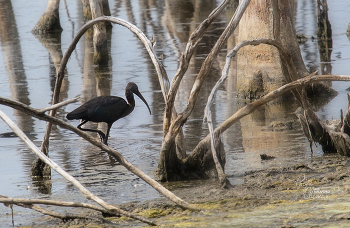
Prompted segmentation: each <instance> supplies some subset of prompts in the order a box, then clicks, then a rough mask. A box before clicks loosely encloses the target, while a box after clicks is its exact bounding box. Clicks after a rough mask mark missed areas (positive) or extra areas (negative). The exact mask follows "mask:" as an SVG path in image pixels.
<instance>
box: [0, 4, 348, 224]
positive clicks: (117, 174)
mask: <svg viewBox="0 0 350 228" xmlns="http://www.w3.org/2000/svg"><path fill="white" fill-rule="evenodd" d="M33 4H35V6H33ZM40 4H41V3H40ZM40 4H39V3H33V2H25V3H21V4H20V3H18V2H16V1H14V2H12V3H11V1H9V0H7V1H6V0H3V1H1V4H0V41H1V46H0V48H1V49H0V50H1V53H2V55H1V56H0V91H1V96H4V97H8V98H11V99H14V100H18V101H21V102H23V103H25V104H29V105H31V106H33V107H35V108H42V107H46V106H48V105H49V103H50V101H51V96H52V92H53V91H52V90H53V82H54V81H55V72H56V67H57V66H58V63H59V61H58V59H60V58H61V57H62V51H63V52H64V51H65V50H66V49H67V47H68V45H69V44H70V42H71V40H72V34H73V33H76V32H77V30H78V29H79V28H80V27H81V25H82V24H83V21H84V18H83V13H82V3H81V2H77V4H69V5H67V6H65V7H66V8H64V7H61V8H62V9H60V17H61V25H62V27H63V29H64V30H63V32H62V34H60V35H59V36H57V37H37V38H36V37H34V36H33V35H32V34H31V33H30V30H31V29H32V27H33V26H34V25H35V23H36V21H37V20H38V19H39V17H40V15H41V14H42V12H43V11H44V10H45V6H41V5H40ZM62 4H63V3H62ZM217 4H218V3H217V1H214V0H202V1H175V0H166V1H146V0H140V1H113V2H110V5H111V7H110V8H111V9H112V12H111V13H112V16H116V17H120V18H123V19H125V20H128V21H130V22H132V23H134V24H136V25H137V26H138V27H139V28H141V30H142V31H143V32H144V33H145V34H146V35H147V36H148V37H152V35H154V36H155V38H156V42H157V44H156V46H155V51H156V53H157V55H158V56H159V58H160V59H161V60H162V63H163V64H164V66H165V68H166V70H167V72H168V76H169V77H170V80H171V79H172V77H173V76H174V74H175V72H176V69H177V66H178V58H179V57H180V55H181V53H182V52H183V51H184V48H185V45H186V42H187V40H188V38H189V35H190V34H191V32H193V31H194V29H195V28H196V26H198V24H199V23H200V22H201V21H202V20H203V19H205V18H206V16H207V15H208V14H209V13H210V12H211V11H212V10H213V9H214V8H215V7H216V5H217ZM332 4H333V5H329V7H330V12H329V13H330V21H331V23H332V20H335V19H334V18H335V15H334V14H336V13H337V12H334V11H332V10H333V8H332V7H335V8H336V6H338V5H337V4H336V3H332ZM338 4H339V5H341V4H343V3H338ZM29 7H30V8H32V9H33V10H32V11H28V10H27V9H28V8H29ZM313 7H315V6H314V5H312V4H309V3H306V2H305V1H297V10H296V18H297V20H296V21H297V22H296V26H297V30H298V33H299V32H300V33H303V34H305V35H306V36H310V37H311V36H316V29H315V28H316V27H315V26H316V19H315V18H316V16H315V12H314V8H313ZM67 10H69V15H70V17H69V16H68V15H67V12H68V11H67ZM336 10H340V9H339V8H336ZM336 10H335V11H336ZM233 12H234V7H231V8H229V9H228V10H227V12H226V13H225V14H223V15H222V16H220V18H219V19H218V20H217V21H216V22H215V23H214V24H213V26H211V27H210V28H209V31H208V33H207V35H206V36H205V37H204V38H203V40H202V41H201V43H200V45H199V47H198V49H197V50H196V52H195V53H194V58H193V60H192V61H191V63H190V66H189V69H188V72H187V74H186V75H185V77H184V80H183V82H182V83H181V86H180V89H179V94H178V96H177V98H176V108H177V110H179V111H181V110H183V109H184V107H185V106H186V104H187V98H188V96H189V91H190V89H191V87H192V84H193V82H194V80H195V77H196V75H197V73H198V71H199V69H200V67H201V64H202V62H203V60H204V58H205V57H206V54H207V53H208V52H209V50H210V49H211V48H212V46H213V45H214V43H215V41H216V40H217V38H218V36H219V34H220V33H221V32H222V30H223V29H224V26H225V24H226V22H227V20H228V18H229V17H231V16H232V14H233ZM341 12H343V11H341ZM349 21H350V19H349V20H348V21H347V23H348V22H349ZM74 25H75V26H74ZM332 29H333V46H331V47H332V52H330V51H329V44H328V47H327V43H319V42H318V41H317V40H312V39H308V41H307V42H305V43H304V44H301V51H302V54H303V58H304V60H305V62H306V65H307V67H308V69H309V70H310V71H314V70H317V69H321V70H324V71H325V72H327V73H330V72H331V71H332V72H333V74H347V73H346V72H345V68H346V67H347V63H346V61H345V60H349V59H350V57H349V56H348V55H349V54H348V53H350V51H347V52H346V51H345V50H343V49H349V46H350V45H349V40H348V39H347V37H346V35H345V31H346V28H345V29H344V30H342V29H341V28H339V26H336V25H335V26H333V24H332ZM4 31H6V32H4ZM343 33H344V34H343ZM236 35H237V34H236V33H235V34H234V35H233V36H232V37H231V38H230V39H229V40H228V42H227V45H226V47H225V48H224V49H223V51H222V52H221V53H220V55H219V57H218V59H217V61H216V62H215V63H214V64H213V68H212V70H211V74H210V76H208V80H207V81H206V82H205V83H204V87H203V89H202V90H201V92H200V97H199V98H198V103H197V105H196V107H195V109H194V111H193V114H192V116H191V117H190V118H189V120H188V122H187V124H186V126H185V128H184V131H185V136H186V145H185V146H186V149H187V151H188V152H190V151H191V150H192V149H193V148H194V147H195V146H196V144H197V143H198V141H199V140H200V139H202V138H203V137H205V136H206V135H207V134H208V130H207V126H206V124H205V123H203V121H202V118H203V108H204V106H205V103H206V100H207V96H208V95H209V93H210V91H211V88H212V86H213V85H214V83H215V82H216V80H217V79H218V78H219V77H220V75H221V70H222V69H223V66H224V63H225V56H226V54H227V52H228V51H229V50H230V49H231V48H233V47H234V46H235V44H236V43H235V36H236ZM343 36H344V37H343ZM110 37H111V39H110V56H111V58H110V59H111V64H110V65H109V67H107V68H104V69H96V68H95V67H94V66H93V64H92V63H93V46H92V32H91V31H90V32H88V33H87V34H86V35H85V36H84V37H83V39H81V40H80V42H79V44H78V45H77V49H76V51H75V52H74V54H73V55H72V57H71V59H70V60H69V62H68V67H67V72H66V77H65V81H64V84H63V87H62V91H63V92H62V95H61V98H62V99H66V98H71V97H74V96H76V95H78V94H79V93H81V95H82V96H81V97H82V98H81V101H80V102H77V103H74V104H70V105H68V106H67V107H63V108H61V109H60V110H59V112H58V117H59V118H61V119H64V118H65V115H66V113H67V112H69V111H71V110H73V109H75V108H76V107H78V106H79V105H80V104H82V103H84V102H86V101H87V100H89V99H91V98H93V97H96V96H100V95H116V96H120V97H123V98H124V97H125V96H124V89H125V86H126V84H127V83H128V82H129V81H133V82H135V83H136V84H138V85H139V89H140V92H141V93H142V94H143V95H144V97H145V99H146V100H147V101H148V103H149V104H150V107H151V109H152V115H151V116H150V115H145V114H146V113H147V112H148V111H147V108H146V107H145V106H144V105H142V102H140V100H139V99H136V107H135V111H134V112H132V113H131V114H130V115H129V116H128V117H126V118H123V119H121V120H118V121H117V122H116V123H115V124H114V125H113V127H112V129H111V132H110V135H111V136H110V139H109V144H110V146H111V147H113V148H115V149H116V150H118V151H119V152H120V153H122V154H123V155H124V156H125V157H126V158H127V159H128V160H129V161H130V162H132V163H133V164H135V165H136V166H137V167H139V168H140V169H141V170H143V171H144V172H145V173H147V174H148V175H150V176H153V172H154V170H155V169H156V167H157V162H158V153H159V149H160V145H161V141H162V119H163V110H164V100H163V96H162V93H161V91H160V86H159V83H158V78H157V75H156V72H155V70H154V67H153V65H152V62H151V60H150V59H149V57H148V54H147V52H146V51H145V50H144V49H143V46H142V44H141V43H140V42H139V41H138V40H137V39H136V38H135V36H133V34H131V33H130V32H129V31H128V30H127V29H125V28H123V27H121V26H117V25H115V26H113V29H112V31H111V34H110ZM344 38H345V39H346V40H344ZM339 46H341V47H339ZM34 47H35V48H34ZM321 47H322V48H321ZM322 50H325V53H326V54H322V53H324V52H321V51H322ZM327 50H328V52H327ZM339 52H341V54H339ZM334 55H335V56H334ZM339 55H340V56H341V57H340V58H339ZM322 56H323V57H322ZM337 56H338V57H337ZM235 86H236V70H235V62H234V63H233V64H232V65H231V71H230V75H229V78H228V79H227V81H226V82H225V84H224V85H223V87H222V88H221V89H220V90H219V92H218V94H217V98H216V100H215V102H214V106H213V120H214V125H215V126H217V125H219V124H220V123H221V122H223V121H224V120H225V119H227V118H228V117H229V116H231V115H232V114H233V113H234V112H236V111H237V110H238V109H239V108H241V107H242V106H243V105H244V104H245V102H246V101H243V100H237V99H236V92H235ZM347 87H349V85H348V84H346V83H342V84H339V83H338V84H337V83H334V84H333V88H334V89H336V90H337V91H338V92H339V95H338V96H337V97H336V98H335V99H334V100H333V101H331V102H330V103H328V104H327V105H326V106H323V107H322V108H320V110H319V113H320V114H321V117H322V118H327V119H332V118H338V113H339V109H340V108H339V107H344V106H345V107H346V100H344V96H345V95H346V90H345V89H346V88H347ZM339 97H340V98H339ZM297 107H298V105H297V104H296V103H290V102H289V103H287V102H281V101H279V102H274V103H271V104H268V105H266V106H264V107H262V108H260V109H259V110H257V111H256V112H254V113H253V114H251V115H249V116H247V117H245V118H243V119H241V120H240V121H239V122H238V123H236V124H234V125H233V126H232V127H231V128H230V129H228V130H227V131H226V132H225V134H224V135H223V139H224V144H225V150H226V153H227V162H226V167H225V171H226V173H227V175H228V177H229V179H230V181H231V183H233V184H236V183H237V184H238V183H242V181H243V179H242V176H243V174H244V173H245V172H248V171H251V170H259V169H264V168H267V167H271V166H278V167H280V166H287V165H292V164H295V163H296V162H307V161H310V160H312V157H313V156H322V155H323V153H322V151H321V149H320V148H314V154H313V155H312V154H311V152H310V149H309V143H308V141H307V139H306V138H305V136H304V135H303V133H302V131H301V129H300V126H299V123H298V121H297V118H296V116H295V115H294V112H295V110H296V109H297ZM1 109H2V110H3V111H4V112H5V113H6V114H7V115H9V116H10V117H11V119H13V120H14V121H15V122H16V123H17V124H18V125H19V127H20V128H21V129H22V130H23V131H25V132H26V133H27V134H28V136H29V138H30V139H31V140H33V141H34V143H35V144H36V145H37V146H38V147H40V143H41V140H42V138H43V134H44V131H45V123H44V122H42V121H38V120H35V119H33V118H32V117H30V116H27V115H25V114H23V113H21V112H18V111H13V110H12V109H10V108H8V107H1ZM343 109H344V108H343ZM70 123H71V124H73V125H75V126H76V125H78V121H71V122H70ZM86 127H89V128H100V129H101V130H103V131H105V130H106V126H105V125H104V124H98V125H97V124H94V123H91V125H90V126H86ZM91 135H92V136H94V137H96V138H98V136H97V135H95V134H91ZM0 154H1V156H2V159H1V160H0V167H1V174H0V181H1V182H2V183H4V185H3V186H6V188H4V187H2V188H1V190H0V194H1V195H7V196H11V197H23V198H46V199H57V200H67V201H82V202H86V201H87V200H86V199H84V198H83V196H82V195H81V193H80V192H78V191H77V189H76V188H75V187H74V186H72V185H71V184H69V183H67V182H66V181H65V180H64V179H63V178H62V177H61V176H59V175H58V174H56V173H52V178H51V180H50V181H46V182H41V181H33V180H32V178H31V175H30V166H31V163H32V161H33V160H34V158H35V156H34V155H32V154H31V153H30V151H29V150H28V149H27V148H26V147H25V145H24V144H23V143H22V142H20V141H19V139H18V138H17V137H14V135H13V133H11V131H10V130H9V128H8V127H7V126H6V125H5V124H4V123H3V122H0ZM260 154H268V155H271V156H274V157H276V159H273V160H271V161H270V160H269V161H261V159H260ZM50 158H51V159H53V160H54V161H55V162H56V163H58V164H59V165H60V166H61V167H62V168H63V169H65V170H66V171H68V172H69V173H70V174H72V175H73V176H74V177H76V178H77V179H78V180H79V181H81V183H82V184H83V185H84V186H86V187H87V188H88V189H89V190H90V191H91V192H93V193H95V194H97V195H98V196H100V197H102V198H103V199H104V200H106V201H107V202H109V203H112V204H121V203H126V202H133V201H138V202H139V201H143V200H152V199H156V198H161V197H162V196H160V195H159V194H158V193H157V192H156V191H154V190H153V189H152V188H151V187H149V186H148V185H147V184H145V183H144V182H143V181H140V179H139V178H137V177H135V176H134V175H132V174H131V173H130V172H128V171H127V170H126V169H125V168H123V167H122V166H120V165H118V164H117V163H115V162H114V161H113V160H112V159H111V158H110V157H109V156H108V155H107V154H106V153H105V152H103V151H101V150H99V149H97V148H95V147H93V146H91V145H89V144H88V143H86V142H85V141H84V140H82V139H81V138H80V137H78V136H76V135H75V134H73V133H71V132H69V131H67V130H64V129H61V128H59V127H56V128H54V129H53V131H52V135H51V138H50ZM213 181H214V179H213ZM199 182H200V181H194V182H180V183H176V184H173V183H167V186H168V187H170V188H182V187H186V186H191V185H193V184H198V183H199ZM205 182H206V181H203V183H205ZM44 183H49V186H50V187H46V188H45V186H46V185H45V184H44ZM0 211H1V212H3V213H0V221H1V222H2V224H7V225H9V226H10V225H11V218H10V214H9V209H8V208H6V207H4V206H0ZM15 212H16V213H17V214H18V215H17V214H16V217H15V222H16V225H20V224H22V225H29V224H30V222H31V221H33V220H34V219H35V218H38V217H40V215H38V214H37V213H34V212H31V211H28V210H25V209H21V208H18V207H16V208H15ZM19 214H20V215H21V216H19ZM28 218H30V221H28Z"/></svg>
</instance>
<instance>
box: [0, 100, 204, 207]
mask: <svg viewBox="0 0 350 228" xmlns="http://www.w3.org/2000/svg"><path fill="white" fill-rule="evenodd" d="M0 104H3V105H7V106H10V107H12V108H14V109H17V110H19V111H22V112H25V113H27V114H29V115H31V116H33V117H36V118H38V119H41V120H44V121H48V122H51V123H52V124H55V125H58V126H60V127H62V128H65V129H67V130H70V131H73V132H74V133H76V134H77V135H79V136H80V137H82V138H84V139H85V140H87V141H88V142H90V143H91V144H93V145H95V146H97V147H99V148H100V149H102V150H104V151H106V152H107V153H108V154H109V155H111V156H113V157H114V158H115V159H116V160H117V161H118V162H119V163H120V164H121V165H123V166H124V167H125V168H126V169H128V170H129V171H131V172H132V173H134V174H135V175H137V176H138V177H140V178H141V179H142V180H144V181H145V182H147V183H148V184H149V185H151V186H152V187H153V188H154V189H156V190H157V191H158V192H160V193H161V194H163V195H164V196H166V197H167V198H169V199H170V200H171V201H173V202H174V203H176V204H177V205H179V206H180V207H182V208H185V209H191V210H199V208H197V207H196V206H194V205H191V204H189V203H187V202H186V201H184V200H182V199H180V198H179V197H177V196H176V195H175V194H174V193H172V192H170V191H169V190H168V189H166V188H164V187H163V186H162V185H161V184H159V183H158V182H157V181H155V180H153V179H152V178H151V177H149V176H148V175H146V174H145V173H143V172H142V171H141V170H140V169H138V168H137V167H135V166H134V165H132V164H131V163H130V162H129V161H127V160H126V159H125V158H124V156H123V155H122V154H121V153H119V152H118V151H116V150H114V149H112V148H110V147H108V146H106V145H105V144H103V143H102V142H101V141H100V140H96V139H95V138H93V137H91V136H90V135H89V134H87V133H85V132H84V131H81V130H79V129H78V128H76V127H74V126H72V125H70V124H68V123H66V122H64V121H63V120H60V119H58V118H55V117H52V116H49V115H46V114H44V113H39V112H38V111H37V110H35V109H33V108H31V107H30V106H28V105H25V104H23V103H20V102H17V101H12V100H9V99H6V98H3V97H0ZM45 157H46V156H45Z"/></svg>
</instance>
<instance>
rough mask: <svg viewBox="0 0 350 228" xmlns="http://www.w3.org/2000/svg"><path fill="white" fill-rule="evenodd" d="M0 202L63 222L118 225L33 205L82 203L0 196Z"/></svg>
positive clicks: (100, 209) (86, 205)
mask: <svg viewBox="0 0 350 228" xmlns="http://www.w3.org/2000/svg"><path fill="white" fill-rule="evenodd" d="M0 202H1V203H3V204H4V205H5V206H12V205H17V206H20V207H24V208H29V209H32V210H35V211H37V212H39V213H42V214H44V215H49V216H52V217H55V218H59V219H62V220H64V221H66V220H72V219H90V220H97V221H99V222H103V223H107V224H109V225H114V226H118V225H119V224H116V223H113V222H111V221H109V220H107V219H104V218H99V217H91V216H82V215H74V214H70V213H69V214H61V213H57V212H55V211H51V210H48V209H44V208H42V207H39V206H37V205H33V204H45V205H56V206H67V207H77V206H78V207H79V205H84V203H77V202H62V201H55V200H41V199H14V198H10V197H6V196H0ZM82 207H86V208H89V209H95V210H97V211H101V212H105V213H108V211H107V210H105V209H103V208H99V207H97V206H94V205H91V204H85V205H84V206H82Z"/></svg>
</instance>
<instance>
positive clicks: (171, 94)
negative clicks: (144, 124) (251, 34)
mask: <svg viewBox="0 0 350 228" xmlns="http://www.w3.org/2000/svg"><path fill="white" fill-rule="evenodd" d="M229 2H230V1H229V0H224V1H222V2H221V3H220V5H219V6H218V7H216V8H215V9H214V10H213V11H212V12H211V13H210V15H209V16H208V17H207V19H205V20H204V21H203V22H202V23H201V24H200V25H199V26H198V27H197V28H196V30H195V31H194V32H192V34H191V36H190V38H189V39H188V42H187V45H186V49H185V51H184V53H182V55H181V58H180V63H179V67H178V69H177V71H176V74H175V76H174V78H173V80H172V83H171V87H170V90H168V91H166V92H167V97H166V99H165V101H166V107H165V111H164V119H163V133H164V135H166V134H167V133H168V130H169V127H170V123H171V119H172V118H174V119H173V120H175V118H176V117H177V115H174V114H173V115H174V116H173V117H172V116H171V113H172V111H171V110H173V107H174V102H175V97H176V94H177V91H178V89H179V86H180V82H181V80H182V78H183V76H184V75H185V73H186V71H187V69H188V66H189V63H190V60H191V58H192V55H193V53H194V51H195V50H196V49H197V46H198V44H199V42H200V41H201V40H202V38H203V35H204V32H205V31H206V30H207V29H208V27H209V25H211V23H212V22H213V21H214V20H215V19H216V18H217V17H218V16H219V15H220V13H221V12H222V11H223V10H224V9H225V7H226V6H227V4H228V3H229Z"/></svg>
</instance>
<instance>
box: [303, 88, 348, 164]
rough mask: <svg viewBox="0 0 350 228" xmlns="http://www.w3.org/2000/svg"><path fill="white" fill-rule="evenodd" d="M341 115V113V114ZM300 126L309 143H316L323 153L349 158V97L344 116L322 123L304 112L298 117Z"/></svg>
mask: <svg viewBox="0 0 350 228" xmlns="http://www.w3.org/2000/svg"><path fill="white" fill-rule="evenodd" d="M341 113H342V112H341ZM298 117H299V120H300V122H301V126H302V128H303V130H304V133H305V135H306V137H307V138H308V139H309V141H310V146H312V145H311V143H312V142H313V141H315V142H318V143H319V144H320V145H321V146H322V150H323V151H324V152H325V153H336V152H338V153H339V154H340V155H343V156H347V157H350V124H349V123H350V95H349V94H348V109H347V111H346V114H345V116H344V117H343V115H341V119H340V120H337V121H332V122H328V121H327V122H325V123H322V122H321V121H320V120H319V119H318V117H317V115H316V114H315V113H313V114H312V113H310V112H308V111H306V110H305V112H304V115H299V116H298Z"/></svg>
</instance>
